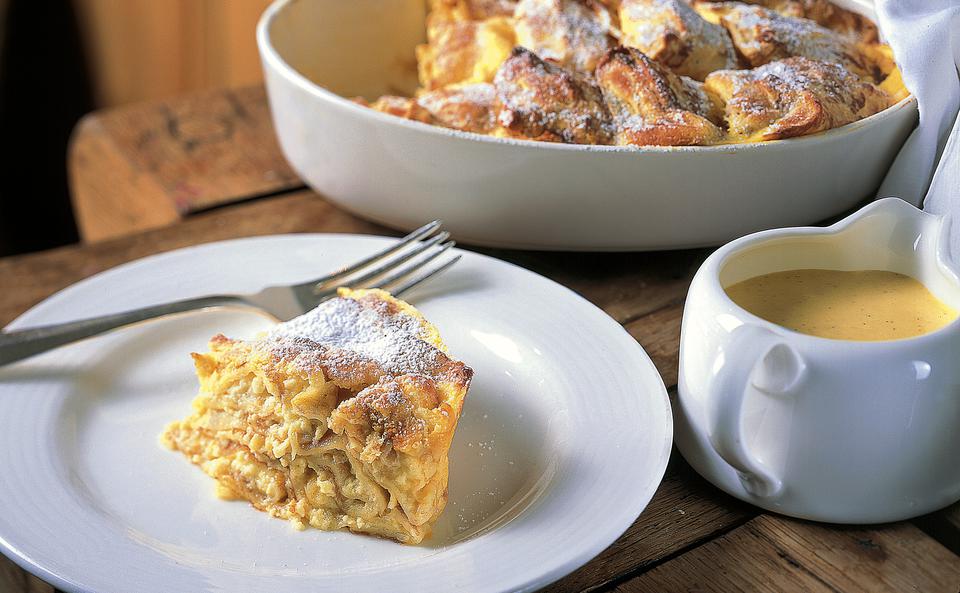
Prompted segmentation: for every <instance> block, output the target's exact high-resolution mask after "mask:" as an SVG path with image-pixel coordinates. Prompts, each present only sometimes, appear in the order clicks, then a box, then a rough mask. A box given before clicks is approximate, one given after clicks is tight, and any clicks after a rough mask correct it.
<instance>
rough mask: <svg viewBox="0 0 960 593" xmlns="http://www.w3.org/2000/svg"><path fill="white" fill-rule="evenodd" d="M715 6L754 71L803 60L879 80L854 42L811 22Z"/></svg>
mask: <svg viewBox="0 0 960 593" xmlns="http://www.w3.org/2000/svg"><path fill="white" fill-rule="evenodd" d="M713 6H714V7H713V8H712V10H714V11H718V12H719V14H720V23H721V24H722V25H723V26H724V27H726V29H727V31H729V33H730V37H731V38H732V39H733V44H734V46H736V48H737V51H738V52H739V53H740V55H741V56H742V57H743V59H744V60H746V62H747V63H748V64H749V65H750V66H751V67H753V68H756V67H757V66H762V65H764V64H767V63H769V62H773V61H775V60H782V59H785V58H790V57H802V58H808V59H811V60H817V61H820V62H834V63H837V64H841V65H843V66H844V67H845V68H847V69H848V70H850V71H851V72H853V73H855V74H857V75H859V76H862V77H864V78H867V79H868V80H876V76H877V71H876V67H875V65H873V64H871V63H870V60H869V59H868V58H867V56H866V55H864V53H863V52H862V51H861V50H860V48H859V47H858V45H857V43H856V42H855V41H854V40H851V39H849V38H848V37H846V36H844V35H841V34H840V33H837V32H835V31H831V30H830V29H827V28H826V27H823V26H821V25H818V24H817V23H816V22H814V21H812V20H809V19H805V18H797V17H792V16H784V15H782V14H780V13H778V12H775V11H773V10H770V9H767V8H764V7H762V6H755V5H748V4H742V3H739V2H723V3H717V4H715V5H713Z"/></svg>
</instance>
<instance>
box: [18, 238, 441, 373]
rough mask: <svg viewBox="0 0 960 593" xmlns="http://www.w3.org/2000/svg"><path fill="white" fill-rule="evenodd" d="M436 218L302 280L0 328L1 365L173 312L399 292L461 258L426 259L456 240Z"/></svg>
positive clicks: (295, 310) (276, 306) (289, 314)
mask: <svg viewBox="0 0 960 593" xmlns="http://www.w3.org/2000/svg"><path fill="white" fill-rule="evenodd" d="M440 224H441V223H440V221H438V220H435V221H433V222H431V223H429V224H426V225H424V226H422V227H420V228H419V229H417V230H415V231H413V232H412V233H410V234H409V235H407V236H406V237H403V238H402V239H401V240H400V241H398V242H397V243H395V244H394V245H391V246H390V247H388V248H387V249H384V250H383V251H380V252H378V253H375V254H373V255H371V256H370V257H367V258H364V259H363V260H361V261H358V262H356V263H355V264H353V265H351V266H348V267H345V268H343V269H341V270H338V271H336V272H334V273H332V274H329V275H327V276H324V277H322V278H318V279H316V280H310V281H309V282H303V283H301V284H294V285H292V286H269V287H267V288H264V289H263V290H261V291H260V292H258V293H256V294H224V295H211V296H203V297H197V298H192V299H184V300H182V301H174V302H171V303H163V304H160V305H152V306H149V307H143V308H141V309H134V310H132V311H124V312H122V313H113V314H110V315H102V316H100V317H92V318H90V319H81V320H79V321H70V322H67V323H58V324H55V325H47V326H42V327H34V328H30V329H25V330H20V331H12V332H0V366H3V365H5V364H9V363H11V362H14V361H17V360H22V359H24V358H28V357H30V356H33V355H35V354H40V353H41V352H46V351H47V350H52V349H53V348H57V347H58V346H63V345H65V344H69V343H71V342H76V341H78V340H82V339H84V338H89V337H92V336H96V335H99V334H102V333H104V332H107V331H110V330H112V329H116V328H118V327H123V326H126V325H130V324H133V323H138V322H140V321H145V320H147V319H154V318H157V317H162V316H164V315H170V314H172V313H183V312H185V311H194V310H197V309H207V308H210V307H222V306H241V307H250V308H254V309H259V310H261V311H264V312H266V313H268V314H270V315H272V316H273V317H275V318H277V319H278V320H280V321H287V320H289V319H293V318H294V317H296V316H298V315H302V314H303V313H306V312H307V311H309V310H311V309H313V308H314V307H316V306H317V305H319V304H320V303H322V302H323V301H325V300H327V299H330V298H332V297H333V296H335V295H336V293H337V288H338V287H340V286H348V287H350V288H374V287H376V288H382V289H384V290H389V291H390V292H392V293H393V294H394V295H400V294H403V293H404V292H406V291H408V290H410V289H411V288H413V287H414V286H416V285H417V284H420V283H421V282H423V281H424V280H427V279H428V278H431V277H433V276H435V275H437V274H439V273H440V272H442V271H444V270H446V269H447V268H449V267H450V266H452V265H453V264H455V263H456V262H457V260H459V259H460V256H459V255H457V256H454V257H452V258H449V259H447V260H446V261H444V262H442V263H439V264H433V265H431V266H428V265H427V264H430V263H431V262H433V261H434V260H435V259H436V258H437V257H439V256H440V255H441V254H443V253H444V252H445V251H447V250H448V249H450V248H451V247H453V246H454V244H455V243H454V241H450V240H448V239H449V238H450V233H447V232H446V231H440Z"/></svg>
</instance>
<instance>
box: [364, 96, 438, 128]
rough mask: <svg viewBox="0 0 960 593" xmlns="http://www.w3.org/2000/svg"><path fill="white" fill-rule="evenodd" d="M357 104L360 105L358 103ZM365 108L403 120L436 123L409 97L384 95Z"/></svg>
mask: <svg viewBox="0 0 960 593" xmlns="http://www.w3.org/2000/svg"><path fill="white" fill-rule="evenodd" d="M357 102H358V103H361V102H360V101H357ZM363 103H365V102H363ZM363 103H361V104H363ZM367 106H368V107H370V108H371V109H376V110H377V111H380V112H382V113H387V114H390V115H394V116H396V117H402V118H403V119H412V120H414V121H419V122H423V123H425V124H433V123H436V121H435V120H434V118H433V116H432V115H431V114H430V112H429V111H428V110H426V109H424V108H423V107H421V106H420V104H419V103H417V101H416V100H414V99H411V98H410V97H397V96H395V95H384V96H382V97H380V98H379V99H377V100H376V101H374V102H373V103H370V104H368V105H367Z"/></svg>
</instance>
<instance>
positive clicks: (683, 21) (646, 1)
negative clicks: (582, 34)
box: [619, 0, 737, 81]
mask: <svg viewBox="0 0 960 593" xmlns="http://www.w3.org/2000/svg"><path fill="white" fill-rule="evenodd" d="M619 14H620V29H621V30H622V31H623V36H622V38H621V41H622V42H623V44H624V45H626V46H629V47H635V48H637V49H639V50H640V51H642V52H643V53H644V54H646V55H647V56H648V57H650V58H652V59H654V60H656V61H658V62H660V63H661V64H664V65H666V66H669V67H670V68H671V69H673V71H674V72H676V73H677V74H681V75H683V76H688V77H690V78H693V79H695V80H701V81H702V80H703V79H704V78H706V76H707V74H710V73H711V72H713V71H714V70H725V69H731V68H736V67H737V54H736V51H734V49H733V42H732V41H731V40H730V35H729V34H728V33H727V31H726V29H724V28H723V27H721V26H720V25H715V24H712V23H709V22H707V21H706V20H705V19H703V17H701V16H700V15H699V14H697V13H696V11H694V10H693V8H691V7H690V5H689V4H687V2H686V1H685V0H622V2H621V3H620V11H619Z"/></svg>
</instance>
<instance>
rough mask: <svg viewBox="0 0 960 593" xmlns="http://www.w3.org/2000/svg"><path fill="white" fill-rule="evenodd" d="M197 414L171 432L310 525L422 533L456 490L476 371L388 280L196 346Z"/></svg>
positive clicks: (264, 501) (194, 453) (222, 475)
mask: <svg viewBox="0 0 960 593" xmlns="http://www.w3.org/2000/svg"><path fill="white" fill-rule="evenodd" d="M193 358H194V363H195V365H196V369H197V376H198V378H199V380H200V393H199V395H198V396H197V397H196V399H194V401H193V409H194V410H193V414H191V415H190V416H189V417H188V418H186V419H185V420H181V421H179V422H174V423H172V424H170V425H169V426H168V427H167V428H166V430H165V431H164V433H163V435H162V437H161V438H162V440H163V442H164V444H166V445H167V446H169V447H170V448H172V449H177V450H179V451H181V452H183V453H184V454H185V455H186V456H187V457H188V458H189V459H190V461H192V462H193V463H195V464H197V465H199V466H200V467H201V468H202V469H203V471H204V472H206V473H207V474H209V475H210V476H211V477H213V478H215V479H216V480H217V493H218V494H219V495H220V496H221V497H224V498H239V499H244V500H248V501H250V502H251V503H252V504H253V506H255V507H256V508H258V509H260V510H262V511H266V512H268V513H270V514H271V515H273V516H274V517H279V518H284V519H289V520H291V521H292V522H294V524H295V525H297V526H298V527H303V526H306V525H311V526H313V527H316V528H319V529H327V530H333V529H343V528H346V529H349V530H351V531H354V532H358V533H368V534H372V535H378V536H381V537H387V538H392V539H395V540H397V541H400V542H403V543H410V544H415V543H419V542H420V541H422V540H423V539H424V538H425V537H428V536H429V535H430V527H431V524H432V523H433V522H434V521H435V520H436V519H437V517H438V516H439V515H440V513H441V512H442V511H443V508H444V506H445V504H446V501H447V469H448V468H447V463H448V462H447V451H448V450H449V448H450V442H451V440H452V438H453V433H454V430H455V429H456V426H457V420H458V419H459V417H460V410H461V407H462V406H463V398H464V396H465V395H466V393H467V389H468V387H469V385H470V379H471V377H472V375H473V371H472V370H470V368H469V367H467V366H466V365H464V364H463V363H461V362H458V361H456V360H454V359H452V358H450V357H449V356H448V355H447V354H446V353H445V346H444V344H443V342H442V341H441V339H440V336H439V334H438V332H437V330H436V328H435V327H434V326H433V325H431V324H430V323H429V322H427V321H426V320H425V319H424V318H423V316H422V315H421V314H420V313H419V312H418V311H417V310H416V309H414V308H413V307H411V306H410V305H408V304H407V303H404V302H403V301H400V300H397V299H394V298H393V297H391V296H390V295H389V294H387V293H385V292H383V291H380V290H362V291H350V290H345V289H341V291H340V296H339V297H338V298H335V299H332V300H329V301H327V302H325V303H323V304H322V305H320V306H319V307H317V308H316V309H314V310H313V311H311V312H309V313H307V314H305V315H302V316H301V317H298V318H296V319H293V320H291V321H289V322H287V323H283V324H280V325H279V326H277V327H276V328H275V329H274V330H273V331H271V332H269V333H268V334H266V335H265V336H263V337H261V338H259V339H256V340H252V341H239V340H230V339H228V338H226V337H224V336H222V335H220V336H215V337H214V338H213V339H212V340H211V341H210V351H209V352H207V353H205V354H194V355H193Z"/></svg>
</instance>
